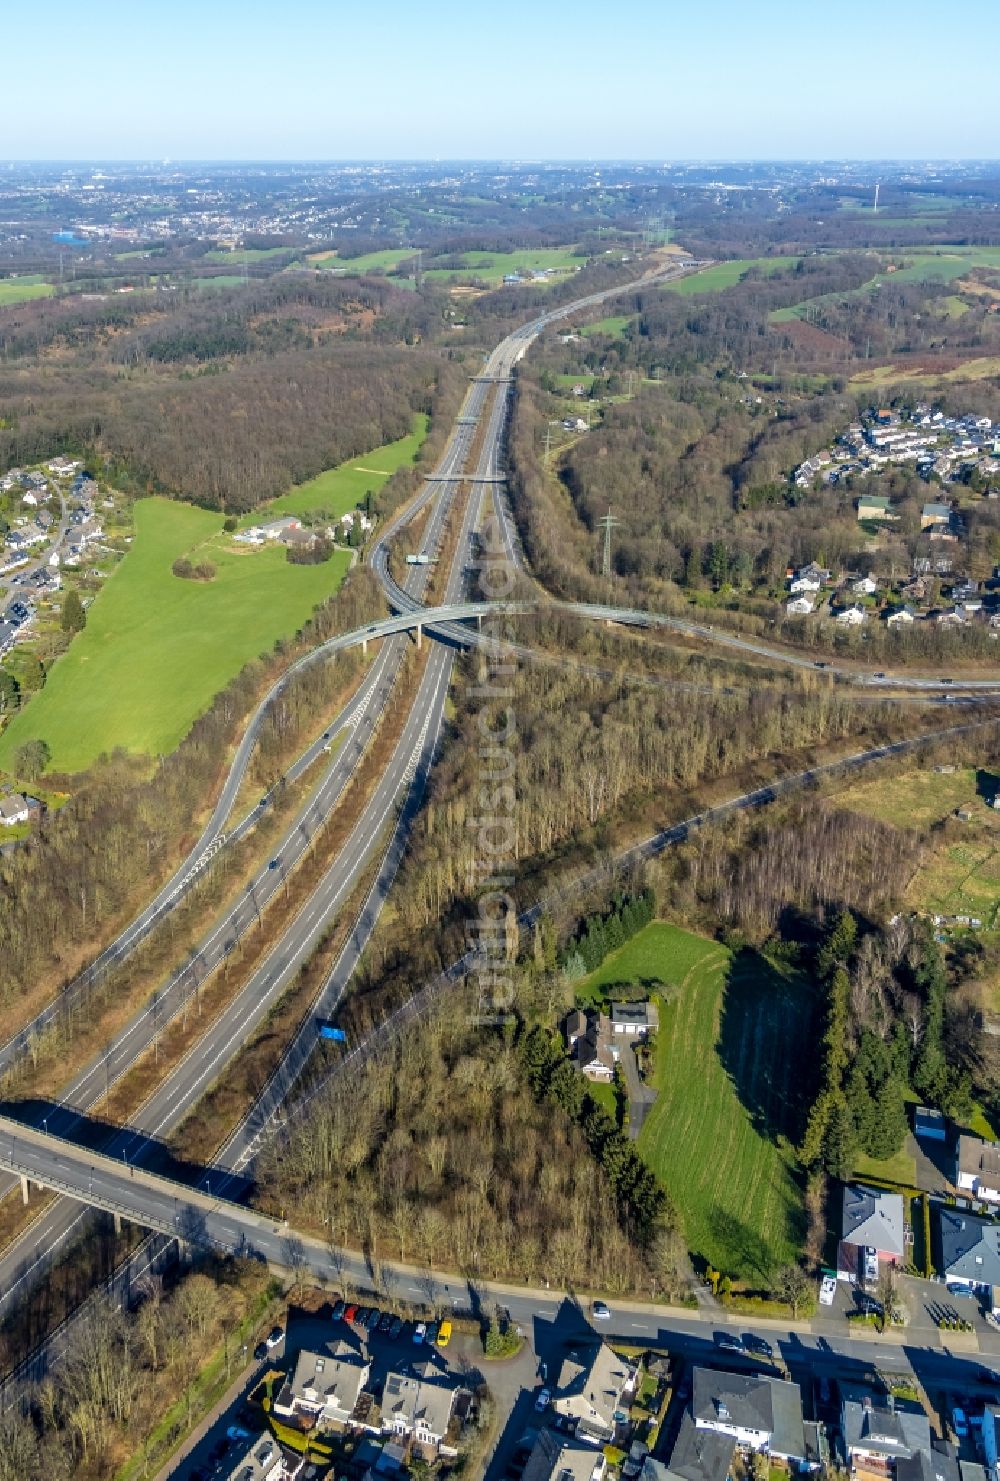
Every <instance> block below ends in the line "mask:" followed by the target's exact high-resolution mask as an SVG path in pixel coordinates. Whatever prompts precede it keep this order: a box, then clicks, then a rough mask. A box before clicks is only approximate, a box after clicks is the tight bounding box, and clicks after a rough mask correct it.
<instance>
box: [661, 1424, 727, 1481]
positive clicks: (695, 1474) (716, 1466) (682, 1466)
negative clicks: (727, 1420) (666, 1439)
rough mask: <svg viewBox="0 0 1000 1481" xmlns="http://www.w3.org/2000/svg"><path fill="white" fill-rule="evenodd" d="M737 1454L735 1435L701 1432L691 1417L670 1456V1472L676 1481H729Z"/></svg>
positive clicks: (679, 1434) (682, 1426)
mask: <svg viewBox="0 0 1000 1481" xmlns="http://www.w3.org/2000/svg"><path fill="white" fill-rule="evenodd" d="M735 1452H736V1440H735V1439H734V1437H733V1436H732V1435H723V1434H720V1432H719V1431H718V1430H700V1429H699V1428H698V1426H697V1425H696V1424H695V1422H694V1420H693V1419H692V1418H691V1415H690V1414H685V1415H684V1418H683V1419H682V1420H681V1427H680V1430H679V1431H678V1433H677V1439H676V1440H675V1441H674V1448H673V1450H672V1451H671V1452H670V1460H669V1463H668V1465H667V1472H668V1474H669V1475H670V1476H671V1477H675V1478H676V1481H726V1477H727V1476H728V1475H729V1467H730V1466H731V1465H732V1461H733V1455H734V1454H735ZM643 1481H645V1478H643Z"/></svg>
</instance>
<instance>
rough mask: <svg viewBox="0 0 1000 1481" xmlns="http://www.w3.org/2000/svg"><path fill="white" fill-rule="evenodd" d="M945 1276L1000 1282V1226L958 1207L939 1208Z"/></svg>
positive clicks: (978, 1282) (977, 1282)
mask: <svg viewBox="0 0 1000 1481" xmlns="http://www.w3.org/2000/svg"><path fill="white" fill-rule="evenodd" d="M938 1217H939V1219H940V1228H941V1263H942V1266H943V1269H944V1274H945V1279H946V1280H947V1279H949V1278H950V1279H954V1280H966V1281H971V1282H972V1283H973V1284H974V1285H981V1286H996V1285H1000V1225H998V1224H992V1223H990V1221H989V1220H988V1219H977V1218H975V1217H974V1216H973V1215H972V1214H966V1213H963V1212H962V1211H961V1210H960V1209H954V1208H944V1207H941V1208H939V1211H938Z"/></svg>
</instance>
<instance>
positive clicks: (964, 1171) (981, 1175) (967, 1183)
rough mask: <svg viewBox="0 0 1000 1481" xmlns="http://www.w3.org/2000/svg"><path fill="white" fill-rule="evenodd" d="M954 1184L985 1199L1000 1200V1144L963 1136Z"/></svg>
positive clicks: (992, 1201) (988, 1200)
mask: <svg viewBox="0 0 1000 1481" xmlns="http://www.w3.org/2000/svg"><path fill="white" fill-rule="evenodd" d="M955 1186H956V1187H957V1188H961V1189H962V1191H963V1192H966V1193H972V1194H973V1195H974V1196H975V1197H976V1198H982V1199H983V1200H984V1201H985V1202H986V1203H1000V1146H998V1145H997V1143H996V1142H984V1141H983V1140H982V1138H981V1137H978V1136H960V1137H959V1139H958V1150H957V1153H956V1157H955Z"/></svg>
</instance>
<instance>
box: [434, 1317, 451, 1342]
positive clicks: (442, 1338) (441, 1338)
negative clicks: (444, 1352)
mask: <svg viewBox="0 0 1000 1481" xmlns="http://www.w3.org/2000/svg"><path fill="white" fill-rule="evenodd" d="M450 1341H451V1322H450V1321H448V1319H447V1318H445V1320H444V1321H443V1322H442V1323H441V1327H440V1330H439V1332H438V1335H437V1345H438V1347H447V1346H448V1343H449V1342H450Z"/></svg>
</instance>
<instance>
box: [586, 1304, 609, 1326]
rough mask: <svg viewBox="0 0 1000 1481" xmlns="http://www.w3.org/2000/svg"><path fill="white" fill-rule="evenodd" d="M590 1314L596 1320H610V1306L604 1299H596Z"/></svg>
mask: <svg viewBox="0 0 1000 1481" xmlns="http://www.w3.org/2000/svg"><path fill="white" fill-rule="evenodd" d="M590 1315H591V1316H592V1317H593V1319H594V1321H595V1322H609V1321H610V1320H611V1311H610V1308H609V1307H608V1306H607V1304H606V1303H605V1302H604V1301H595V1302H593V1304H592V1305H591V1308H590Z"/></svg>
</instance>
